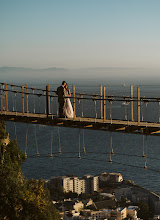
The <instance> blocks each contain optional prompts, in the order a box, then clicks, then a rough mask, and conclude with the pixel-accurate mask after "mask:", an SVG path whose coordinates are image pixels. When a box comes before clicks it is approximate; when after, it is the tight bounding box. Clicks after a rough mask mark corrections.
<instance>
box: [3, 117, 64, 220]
mask: <svg viewBox="0 0 160 220" xmlns="http://www.w3.org/2000/svg"><path fill="white" fill-rule="evenodd" d="M7 136H8V134H7V132H6V130H5V123H4V122H1V121H0V137H1V139H0V149H1V151H0V154H1V161H0V219H5V220H10V219H11V220H16V219H18V220H23V219H25V220H33V219H34V220H36V219H37V220H45V219H46V220H52V219H54V220H58V219H60V217H59V214H58V212H57V210H56V208H55V207H54V205H53V204H52V202H51V199H50V195H49V192H48V191H47V190H46V189H45V188H44V181H42V180H34V179H31V180H28V179H26V178H24V177H23V174H22V171H21V164H22V163H23V161H24V160H25V156H24V154H23V153H22V152H21V150H20V149H19V147H18V146H17V142H16V141H11V142H10V143H9V144H8V145H6V146H4V145H3V139H4V138H6V137H7Z"/></svg>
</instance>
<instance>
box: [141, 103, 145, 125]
mask: <svg viewBox="0 0 160 220" xmlns="http://www.w3.org/2000/svg"><path fill="white" fill-rule="evenodd" d="M141 112H142V121H143V119H144V116H143V102H142V101H141Z"/></svg>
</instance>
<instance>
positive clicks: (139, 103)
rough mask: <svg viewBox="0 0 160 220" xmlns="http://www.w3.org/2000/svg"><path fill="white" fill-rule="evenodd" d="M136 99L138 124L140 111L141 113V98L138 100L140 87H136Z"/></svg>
mask: <svg viewBox="0 0 160 220" xmlns="http://www.w3.org/2000/svg"><path fill="white" fill-rule="evenodd" d="M137 101H138V125H140V113H141V100H140V87H139V86H138V87H137Z"/></svg>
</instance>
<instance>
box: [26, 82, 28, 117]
mask: <svg viewBox="0 0 160 220" xmlns="http://www.w3.org/2000/svg"><path fill="white" fill-rule="evenodd" d="M27 93H28V84H26V112H27V113H28V94H27Z"/></svg>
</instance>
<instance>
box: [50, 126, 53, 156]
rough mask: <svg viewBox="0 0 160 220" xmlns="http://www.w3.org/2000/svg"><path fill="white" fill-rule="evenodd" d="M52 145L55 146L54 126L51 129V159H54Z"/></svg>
mask: <svg viewBox="0 0 160 220" xmlns="http://www.w3.org/2000/svg"><path fill="white" fill-rule="evenodd" d="M52 145H53V126H52V128H51V153H50V157H51V158H52V157H53V154H52Z"/></svg>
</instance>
